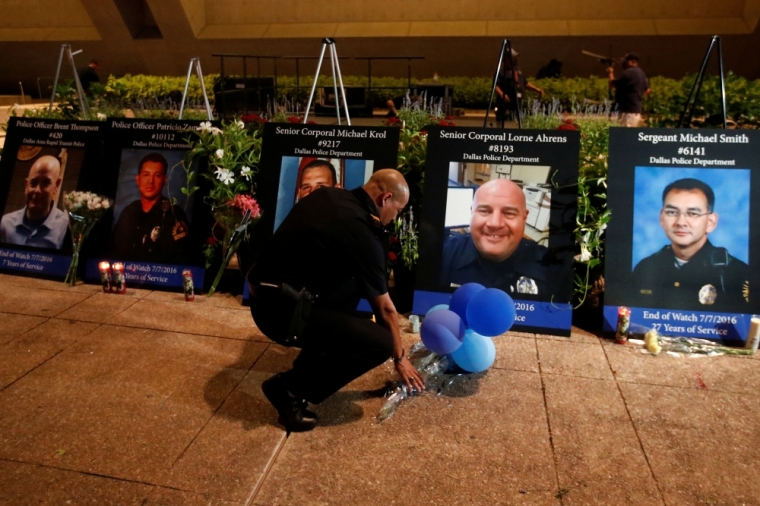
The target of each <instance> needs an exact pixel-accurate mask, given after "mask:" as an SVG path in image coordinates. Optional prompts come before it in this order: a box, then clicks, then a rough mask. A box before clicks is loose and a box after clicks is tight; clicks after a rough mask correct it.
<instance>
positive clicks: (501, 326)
mask: <svg viewBox="0 0 760 506" xmlns="http://www.w3.org/2000/svg"><path fill="white" fill-rule="evenodd" d="M467 323H469V325H470V328H471V329H472V330H474V331H475V332H477V333H478V334H480V335H483V336H488V337H494V336H498V335H500V334H503V333H504V332H506V331H508V330H509V329H510V328H511V327H512V324H513V323H515V303H514V301H513V300H512V297H510V296H509V295H507V294H506V293H505V292H503V291H501V290H499V289H498V288H486V289H485V290H481V291H480V292H478V293H476V294H475V295H473V296H472V298H471V299H470V302H469V304H467Z"/></svg>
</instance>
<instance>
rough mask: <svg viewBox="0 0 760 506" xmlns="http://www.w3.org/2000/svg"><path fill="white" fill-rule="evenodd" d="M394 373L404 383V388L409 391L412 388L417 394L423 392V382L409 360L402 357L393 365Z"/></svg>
mask: <svg viewBox="0 0 760 506" xmlns="http://www.w3.org/2000/svg"><path fill="white" fill-rule="evenodd" d="M395 364H396V371H397V372H398V373H399V375H400V376H401V379H403V380H404V383H406V387H407V388H408V389H409V390H411V389H412V388H414V389H415V390H417V391H418V392H421V391H423V390H425V382H424V381H423V380H422V376H420V373H419V372H417V369H415V368H414V366H413V365H412V363H411V362H409V359H408V358H406V357H403V358H402V359H401V360H399V361H398V362H396V363H395Z"/></svg>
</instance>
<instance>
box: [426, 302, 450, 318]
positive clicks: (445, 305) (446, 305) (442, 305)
mask: <svg viewBox="0 0 760 506" xmlns="http://www.w3.org/2000/svg"><path fill="white" fill-rule="evenodd" d="M448 308H449V305H448V304H438V305H437V306H433V307H431V308H430V309H428V312H427V313H425V318H427V317H428V316H430V313H432V312H434V311H438V310H439V309H448Z"/></svg>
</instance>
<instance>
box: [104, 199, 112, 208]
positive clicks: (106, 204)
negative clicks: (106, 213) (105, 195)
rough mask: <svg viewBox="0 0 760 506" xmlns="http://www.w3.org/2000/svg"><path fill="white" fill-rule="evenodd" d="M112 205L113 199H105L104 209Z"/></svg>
mask: <svg viewBox="0 0 760 506" xmlns="http://www.w3.org/2000/svg"><path fill="white" fill-rule="evenodd" d="M109 207H111V201H110V200H108V199H103V209H108V208H109Z"/></svg>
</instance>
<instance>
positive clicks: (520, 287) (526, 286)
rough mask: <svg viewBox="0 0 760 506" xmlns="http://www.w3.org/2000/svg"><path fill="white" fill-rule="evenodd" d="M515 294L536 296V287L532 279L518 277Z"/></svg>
mask: <svg viewBox="0 0 760 506" xmlns="http://www.w3.org/2000/svg"><path fill="white" fill-rule="evenodd" d="M517 293H531V294H533V295H538V286H537V285H536V282H535V281H533V279H531V278H529V277H528V276H520V278H519V279H518V280H517Z"/></svg>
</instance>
